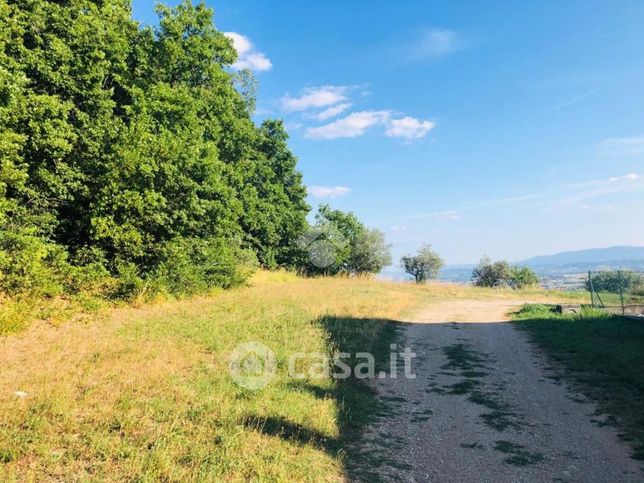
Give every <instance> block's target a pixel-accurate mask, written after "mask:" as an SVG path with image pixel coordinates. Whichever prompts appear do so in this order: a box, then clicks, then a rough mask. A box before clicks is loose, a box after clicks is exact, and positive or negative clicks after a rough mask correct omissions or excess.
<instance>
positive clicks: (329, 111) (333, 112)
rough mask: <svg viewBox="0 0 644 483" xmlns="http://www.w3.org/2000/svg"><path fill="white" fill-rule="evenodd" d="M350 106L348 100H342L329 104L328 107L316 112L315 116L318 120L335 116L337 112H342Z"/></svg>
mask: <svg viewBox="0 0 644 483" xmlns="http://www.w3.org/2000/svg"><path fill="white" fill-rule="evenodd" d="M350 107H351V103H350V102H343V103H342V104H338V105H336V106H331V107H329V108H328V109H325V110H324V111H322V112H320V113H318V114H317V115H316V116H315V118H316V119H318V120H319V121H325V120H327V119H329V118H331V117H335V116H337V115H338V114H342V113H343V112H344V111H346V110H347V109H349V108H350Z"/></svg>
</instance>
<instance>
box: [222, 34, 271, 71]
mask: <svg viewBox="0 0 644 483" xmlns="http://www.w3.org/2000/svg"><path fill="white" fill-rule="evenodd" d="M224 35H225V36H226V37H228V38H229V39H230V40H232V41H233V47H235V50H236V51H237V62H235V63H234V64H233V65H232V68H233V69H238V70H239V69H250V70H254V71H257V72H261V71H265V70H270V69H271V68H272V67H273V64H272V63H271V61H270V60H269V58H268V57H266V55H264V54H263V53H262V52H260V51H258V50H257V49H256V48H255V46H254V45H253V43H252V42H251V41H250V39H249V38H248V37H246V36H245V35H242V34H239V33H237V32H224Z"/></svg>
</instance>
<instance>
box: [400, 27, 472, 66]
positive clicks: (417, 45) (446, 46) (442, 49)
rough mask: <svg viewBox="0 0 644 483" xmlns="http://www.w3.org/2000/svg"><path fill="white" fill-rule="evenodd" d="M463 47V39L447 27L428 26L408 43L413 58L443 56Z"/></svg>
mask: <svg viewBox="0 0 644 483" xmlns="http://www.w3.org/2000/svg"><path fill="white" fill-rule="evenodd" d="M463 47H464V42H463V39H462V38H461V37H460V36H459V35H458V34H457V33H456V32H454V31H452V30H448V29H437V28H429V29H425V30H423V31H422V32H421V33H420V34H419V35H418V37H417V38H416V39H415V40H414V41H413V42H412V43H411V44H410V45H409V50H410V53H411V57H412V58H413V59H428V58H429V59H432V58H438V57H443V56H445V55H448V54H451V53H453V52H456V51H457V50H460V49H462V48H463Z"/></svg>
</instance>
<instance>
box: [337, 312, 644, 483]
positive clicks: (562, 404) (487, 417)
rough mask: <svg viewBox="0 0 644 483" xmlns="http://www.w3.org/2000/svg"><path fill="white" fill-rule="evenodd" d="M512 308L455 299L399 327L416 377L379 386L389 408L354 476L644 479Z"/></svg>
mask: <svg viewBox="0 0 644 483" xmlns="http://www.w3.org/2000/svg"><path fill="white" fill-rule="evenodd" d="M516 305H519V304H518V303H516V302H512V301H507V300H480V301H477V300H467V301H450V302H445V303H441V304H437V305H434V306H432V307H430V308H429V309H427V310H426V311H425V312H423V313H421V314H419V315H418V317H417V318H416V320H415V321H414V322H413V323H409V324H405V325H404V326H403V328H402V342H403V344H406V345H408V346H410V347H411V348H412V350H413V351H414V352H415V353H416V354H417V357H416V358H415V360H414V372H415V374H416V378H415V379H406V378H397V379H382V380H378V381H377V383H376V384H377V389H378V391H379V393H380V395H381V397H382V398H383V399H385V400H386V401H388V402H389V403H390V404H389V405H390V408H391V409H390V412H389V414H387V415H386V416H383V417H380V418H377V419H376V421H375V422H374V423H373V424H372V425H371V427H370V428H369V429H368V431H367V432H366V434H365V435H364V437H363V438H362V440H361V441H360V443H359V450H360V452H362V453H363V454H364V455H365V458H360V461H359V462H358V461H356V462H355V463H352V464H350V466H349V470H350V471H349V474H350V477H351V478H353V479H355V480H358V481H360V480H362V481H373V480H374V479H375V478H379V479H384V480H389V481H419V482H420V481H436V482H470V481H472V482H473V481H485V482H501V481H507V482H518V481H535V482H536V481H569V482H573V481H580V482H581V481H583V482H595V481H596V482H613V481H644V472H642V470H641V468H640V465H639V463H638V462H637V461H635V460H633V459H631V458H630V456H629V455H630V453H631V450H630V448H629V447H628V446H627V445H626V444H625V443H624V442H622V441H620V439H619V437H618V436H617V432H616V430H615V429H614V428H612V427H610V426H606V425H602V418H601V417H598V416H595V415H594V412H595V408H594V406H593V404H592V403H590V402H588V401H586V400H584V398H583V397H581V396H580V395H579V394H576V393H575V392H574V391H573V389H571V388H570V387H568V386H567V385H566V384H565V382H563V381H562V380H561V379H559V377H557V374H556V371H554V370H553V369H552V368H549V367H548V363H547V361H546V360H545V358H544V357H543V355H541V354H539V353H538V350H537V349H536V348H534V347H533V346H531V345H530V344H529V342H528V341H527V338H526V336H525V335H524V334H522V333H521V332H519V331H518V330H516V329H514V328H513V326H512V324H510V323H508V322H507V321H506V320H507V318H506V314H507V313H508V312H509V311H510V310H512V308H513V306H516Z"/></svg>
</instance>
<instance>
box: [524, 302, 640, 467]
mask: <svg viewBox="0 0 644 483" xmlns="http://www.w3.org/2000/svg"><path fill="white" fill-rule="evenodd" d="M516 319H517V321H516V324H517V326H518V327H519V328H521V329H523V330H525V331H527V332H528V333H529V334H530V336H531V337H532V339H533V340H534V342H536V343H537V344H538V345H539V346H540V347H542V348H543V349H545V351H546V352H547V353H548V355H549V356H550V357H551V359H552V360H553V361H555V363H556V365H557V366H561V367H563V368H564V370H565V371H566V373H567V374H568V376H569V378H570V379H571V380H572V381H575V382H576V383H577V384H578V386H579V389H580V390H581V391H582V392H583V393H585V394H586V395H587V396H588V397H589V398H590V399H592V400H594V401H596V402H597V404H598V407H599V412H600V413H601V414H605V415H607V416H608V417H607V419H606V420H603V421H604V422H602V423H598V424H606V423H608V424H614V425H616V426H617V427H618V428H619V429H620V431H621V433H622V434H621V435H622V436H623V437H624V439H626V440H627V441H629V442H630V443H631V445H632V446H633V448H634V454H633V457H634V458H637V459H644V322H642V321H638V320H628V319H623V318H621V317H616V316H611V315H608V314H604V313H601V312H597V311H592V310H588V311H586V312H584V313H582V314H581V315H560V314H556V313H554V312H552V310H551V308H550V307H547V306H544V305H532V306H526V307H525V308H524V309H522V310H521V311H520V312H519V313H518V314H517V315H516Z"/></svg>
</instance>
